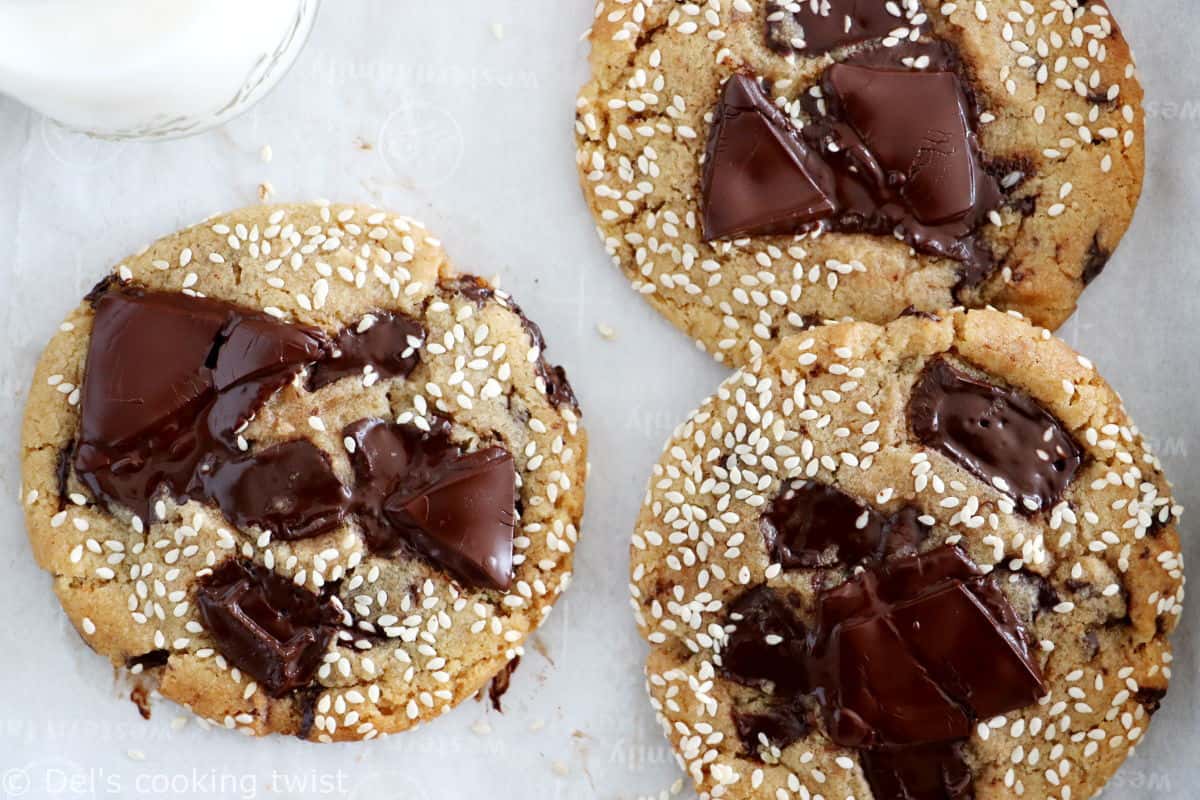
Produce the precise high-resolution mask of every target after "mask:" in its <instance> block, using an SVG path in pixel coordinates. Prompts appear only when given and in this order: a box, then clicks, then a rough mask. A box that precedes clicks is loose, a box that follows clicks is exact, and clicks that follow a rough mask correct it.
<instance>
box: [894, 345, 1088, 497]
mask: <svg viewBox="0 0 1200 800" xmlns="http://www.w3.org/2000/svg"><path fill="white" fill-rule="evenodd" d="M908 414H909V423H910V425H911V426H912V430H913V433H914V434H916V436H917V438H918V439H920V440H921V442H922V443H924V444H925V445H927V446H929V447H935V448H937V449H938V450H940V451H941V452H943V453H944V454H946V455H947V456H948V457H950V458H951V459H953V460H954V461H956V462H957V463H959V464H960V465H962V466H963V467H964V468H965V469H967V470H969V471H970V472H972V473H974V474H975V475H976V476H978V477H979V478H980V479H982V480H984V481H986V482H988V483H990V484H991V485H993V486H995V487H996V488H997V489H999V490H1000V491H1002V492H1004V493H1005V494H1007V495H1008V496H1010V497H1012V498H1013V499H1014V500H1016V501H1017V509H1018V510H1019V511H1022V512H1023V513H1032V512H1036V511H1039V510H1042V509H1048V508H1051V507H1052V506H1054V505H1055V504H1056V503H1057V502H1058V501H1059V499H1060V498H1061V497H1062V495H1063V492H1064V491H1066V488H1067V487H1068V486H1069V485H1070V484H1071V481H1073V480H1074V479H1075V475H1076V473H1077V472H1078V471H1079V467H1080V465H1081V464H1082V463H1083V451H1082V449H1081V448H1080V447H1079V445H1078V444H1077V443H1076V442H1075V440H1074V439H1073V438H1072V437H1071V434H1070V433H1069V432H1068V431H1067V430H1066V429H1065V428H1063V426H1062V424H1061V423H1060V422H1059V421H1058V420H1057V419H1055V418H1054V417H1053V416H1052V415H1051V414H1050V413H1049V412H1048V411H1046V410H1045V409H1044V408H1042V407H1041V406H1040V405H1038V403H1037V402H1036V401H1035V400H1034V399H1033V398H1032V397H1030V396H1029V395H1027V394H1025V393H1024V392H1022V391H1019V390H1017V389H1013V388H1009V387H1002V386H997V385H995V384H992V383H987V382H985V381H982V380H979V379H978V378H975V377H974V376H972V375H970V374H968V373H966V372H964V371H963V370H961V369H959V368H958V367H956V366H954V365H953V364H951V363H950V362H949V361H947V360H945V359H937V360H935V361H932V362H931V363H930V364H929V365H928V366H927V367H926V368H925V371H924V372H923V373H922V374H921V377H920V378H919V379H918V380H917V383H916V385H915V386H914V387H913V391H912V399H911V400H910V401H909V407H908Z"/></svg>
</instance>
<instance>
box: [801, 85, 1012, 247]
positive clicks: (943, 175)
mask: <svg viewBox="0 0 1200 800" xmlns="http://www.w3.org/2000/svg"><path fill="white" fill-rule="evenodd" d="M825 83H826V85H827V86H828V87H829V88H830V89H832V90H833V94H834V96H835V97H836V98H837V104H838V107H839V108H840V111H841V114H842V116H843V117H844V119H845V120H846V122H848V123H850V125H851V127H853V129H854V131H855V132H856V133H857V134H858V137H859V139H860V141H861V142H862V144H863V145H865V148H866V149H865V152H863V153H861V155H862V156H863V160H862V164H860V165H869V166H872V167H875V168H876V169H873V170H872V173H873V178H874V179H875V180H876V182H877V184H878V185H881V186H889V187H894V188H895V190H896V191H897V192H898V193H899V195H900V197H901V198H903V200H904V201H905V203H906V204H907V205H908V206H909V208H911V209H912V211H913V215H914V216H915V217H916V218H917V220H918V221H919V222H921V223H923V224H925V225H938V224H941V223H945V222H950V221H954V220H960V219H963V218H965V217H967V216H968V215H969V214H971V212H972V211H973V210H974V209H975V207H976V204H977V202H978V193H979V186H980V184H981V183H982V182H985V181H986V180H988V179H990V176H988V175H987V173H986V172H985V171H984V169H983V165H982V164H981V163H980V161H979V158H978V156H977V155H976V154H975V153H974V151H973V148H972V147H971V127H970V120H969V116H968V115H969V111H968V107H967V101H966V96H965V95H964V94H963V92H962V90H961V89H960V88H959V81H958V76H957V75H955V74H954V73H952V72H909V71H903V70H885V69H876V68H873V67H862V66H856V65H852V64H835V65H833V66H832V67H830V68H829V70H828V71H827V72H826V73H825ZM913 101H918V102H913Z"/></svg>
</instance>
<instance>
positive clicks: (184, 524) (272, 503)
mask: <svg viewBox="0 0 1200 800" xmlns="http://www.w3.org/2000/svg"><path fill="white" fill-rule="evenodd" d="M180 319H182V320H183V321H182V322H180ZM156 334H157V335H156ZM122 336H123V337H124V338H122ZM164 342H166V345H165V346H164V344H163V343H164ZM544 347H545V342H544V340H543V337H542V333H541V331H540V330H539V329H538V328H537V326H536V325H535V324H533V323H532V322H531V321H529V320H528V319H527V318H526V317H525V316H524V315H523V313H522V312H521V310H520V309H519V307H517V306H516V304H515V303H514V302H512V300H511V299H510V298H509V297H508V296H507V295H506V294H505V293H503V292H501V291H500V290H498V289H494V288H493V287H491V286H490V285H489V284H488V283H487V282H486V281H483V280H482V279H479V278H475V277H473V276H470V275H462V274H458V273H456V272H455V271H454V270H453V269H452V268H451V266H450V263H449V261H448V260H447V257H446V255H445V253H444V251H443V249H442V246H441V243H440V242H439V241H438V240H437V239H435V238H434V237H433V236H432V235H431V234H429V233H428V232H427V231H426V230H425V229H424V228H423V227H422V226H421V225H420V224H419V223H418V222H416V221H414V220H412V219H409V218H407V217H403V216H398V215H395V214H392V213H389V212H385V211H381V210H378V209H374V208H368V207H361V206H347V205H324V204H318V205H287V206H264V207H258V208H250V209H245V210H242V211H237V212H233V213H231V214H227V215H222V216H218V217H214V218H211V219H209V220H206V221H205V222H203V223H201V224H199V225H197V226H195V227H192V228H189V229H187V230H184V231H181V232H179V233H176V234H173V235H171V236H168V237H166V238H164V239H162V240H160V241H159V242H157V243H155V244H153V245H151V246H150V247H148V248H146V249H145V250H143V251H142V252H140V253H139V254H137V255H136V256H134V257H132V258H130V259H128V260H127V261H125V262H123V263H122V264H120V265H119V266H117V267H116V268H115V269H114V270H113V272H112V274H111V275H110V276H109V277H108V278H106V279H105V280H104V281H102V282H101V283H100V284H99V285H98V286H97V288H96V290H95V291H93V292H92V293H91V294H90V295H89V297H88V298H87V300H85V302H84V303H82V304H81V305H80V306H79V307H78V308H76V309H75V310H74V311H73V312H72V313H71V314H70V315H69V316H68V318H67V320H66V321H65V322H64V323H63V325H62V326H61V328H60V330H59V332H58V333H57V334H56V335H55V337H54V338H53V339H52V340H51V342H50V343H49V345H48V346H47V348H46V350H45V352H44V354H43V356H42V358H41V361H40V363H39V365H38V367H37V371H36V374H35V376H34V381H33V387H32V389H31V392H30V397H29V401H28V406H27V411H26V417H25V424H24V431H23V473H24V475H23V477H24V480H23V498H22V500H23V503H24V506H25V515H26V522H27V527H28V531H29V537H30V541H31V543H32V545H33V551H34V555H35V557H36V558H37V561H38V563H39V565H40V566H41V567H42V568H43V569H45V570H47V571H48V572H50V573H51V574H52V575H53V577H54V589H55V592H56V594H57V595H58V597H59V600H60V602H61V603H62V606H63V608H64V610H65V611H66V612H67V614H68V616H69V617H70V619H71V621H72V623H73V624H74V626H75V628H76V629H77V630H78V632H79V634H80V635H81V637H82V638H83V639H84V641H85V642H86V643H87V644H88V645H89V646H90V647H92V648H93V649H94V650H96V651H97V652H99V653H101V654H103V655H105V656H107V657H108V658H110V659H111V660H112V661H113V663H114V664H115V665H118V666H122V667H128V668H130V669H131V670H132V671H134V672H140V673H145V674H147V675H151V676H153V677H154V679H155V680H156V681H157V686H158V689H159V691H160V692H161V693H162V694H163V695H164V696H166V697H168V698H170V699H172V700H175V701H177V702H179V703H181V704H183V705H185V706H187V707H188V708H190V709H191V710H192V711H194V712H195V713H197V714H199V715H201V716H203V717H205V718H207V719H209V720H212V721H214V722H216V723H218V724H222V725H224V726H226V727H229V728H234V729H238V730H241V731H243V732H246V733H252V734H268V733H283V734H293V735H297V736H300V737H302V738H307V739H311V740H314V741H335V740H349V739H370V738H374V737H376V736H379V735H381V734H387V733H393V732H398V731H402V730H405V729H407V728H410V727H413V726H415V725H417V724H419V723H421V722H423V721H426V720H429V719H433V718H435V717H437V716H439V715H440V714H442V713H444V712H446V711H448V710H449V709H450V708H451V707H453V706H454V705H455V704H457V703H458V702H460V701H462V700H463V699H464V698H467V697H470V696H472V695H474V694H476V693H477V692H479V691H480V690H481V689H485V688H486V686H487V683H488V681H489V680H491V679H492V678H493V676H495V675H497V674H498V673H503V674H506V673H505V670H506V668H507V666H508V665H509V664H510V662H513V661H514V660H515V659H517V658H518V657H519V656H520V654H521V648H522V643H523V642H524V640H525V638H526V637H527V636H528V635H529V634H530V633H531V632H533V631H534V630H535V629H536V628H537V627H538V626H539V625H540V624H541V623H542V622H543V621H544V619H545V618H546V616H547V615H548V614H549V613H550V611H551V608H552V605H553V603H554V601H555V600H556V599H557V597H558V596H559V595H560V593H561V592H562V591H563V590H565V589H566V587H567V585H568V583H569V580H570V576H571V569H572V559H573V550H574V546H575V543H576V541H577V537H578V533H579V527H578V526H579V522H580V518H581V516H582V511H583V491H584V479H585V472H586V447H587V445H586V436H585V434H584V432H583V429H582V426H581V418H580V415H579V409H578V406H577V404H576V401H575V397H574V395H573V393H572V392H571V388H570V385H569V383H568V382H567V380H566V377H565V373H563V371H562V370H561V369H560V368H558V367H554V366H552V365H551V364H549V363H548V362H547V361H546V360H545V358H544V355H543V350H544ZM89 350H90V351H91V352H89ZM112 353H117V357H112V355H111V354H112ZM172 355H173V356H174V358H171V357H170V356H172ZM193 361H194V362H195V363H194V364H193V363H192V362H193ZM89 362H92V367H90V368H89ZM89 370H92V371H91V372H89ZM246 398H250V399H249V401H247V400H246ZM106 403H107V404H108V405H106ZM131 404H132V407H134V408H135V409H136V410H134V411H132V412H129V411H128V409H129V407H131ZM198 404H199V405H198ZM156 408H157V409H166V410H165V411H164V415H165V416H164V418H165V419H167V422H162V423H160V422H159V421H156V420H147V419H146V415H147V414H148V413H149V412H148V409H156ZM197 408H200V409H201V410H200V411H197ZM230 409H234V410H232V411H231V410H230ZM180 420H182V422H180ZM189 426H190V427H189ZM147 430H149V431H151V433H147V432H146V431H147ZM196 441H199V442H200V445H199V446H198V447H194V446H193V445H194V442H196ZM130 443H132V444H130ZM164 443H165V444H164ZM139 448H140V449H139ZM189 448H191V449H189ZM125 450H128V451H129V452H128V453H126V452H124V451H125ZM134 451H136V452H134ZM406 481H407V484H406ZM480 509H482V510H480Z"/></svg>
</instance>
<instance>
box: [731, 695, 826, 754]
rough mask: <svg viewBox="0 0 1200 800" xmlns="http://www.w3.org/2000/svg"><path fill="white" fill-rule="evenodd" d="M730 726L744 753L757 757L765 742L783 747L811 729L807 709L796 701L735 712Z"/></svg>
mask: <svg viewBox="0 0 1200 800" xmlns="http://www.w3.org/2000/svg"><path fill="white" fill-rule="evenodd" d="M733 725H734V728H735V729H736V730H737V734H738V738H739V739H741V740H742V746H743V747H744V748H745V750H746V753H747V755H749V756H750V757H752V758H758V757H759V751H760V750H761V749H762V748H763V746H764V744H765V745H770V746H772V747H777V748H779V749H780V750H783V749H784V748H786V747H787V746H788V745H790V744H792V743H793V742H797V741H799V740H800V739H803V738H804V737H805V736H807V735H808V734H809V733H810V732H811V731H812V727H813V726H812V722H811V721H810V720H809V714H808V711H807V710H806V709H805V708H804V706H803V705H802V704H800V703H799V702H786V703H775V704H771V705H769V706H767V707H766V708H765V709H762V710H759V711H734V712H733Z"/></svg>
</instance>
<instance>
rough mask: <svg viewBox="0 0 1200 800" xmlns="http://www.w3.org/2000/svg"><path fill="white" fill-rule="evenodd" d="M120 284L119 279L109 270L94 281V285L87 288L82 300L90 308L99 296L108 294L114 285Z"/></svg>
mask: <svg viewBox="0 0 1200 800" xmlns="http://www.w3.org/2000/svg"><path fill="white" fill-rule="evenodd" d="M119 284H120V279H119V278H118V277H117V276H116V275H114V274H112V273H111V272H110V273H109V274H107V275H105V276H104V277H103V278H101V279H100V280H98V281H97V282H96V285H95V286H93V287H92V288H91V289H88V293H87V294H85V295H84V296H83V301H84V302H85V303H87V304H88V305H89V306H91V307H92V308H95V307H96V303H98V302H99V301H100V298H101V297H104V295H106V294H108V292H109V291H110V290H111V289H112V288H113V287H114V286H117V285H119Z"/></svg>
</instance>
